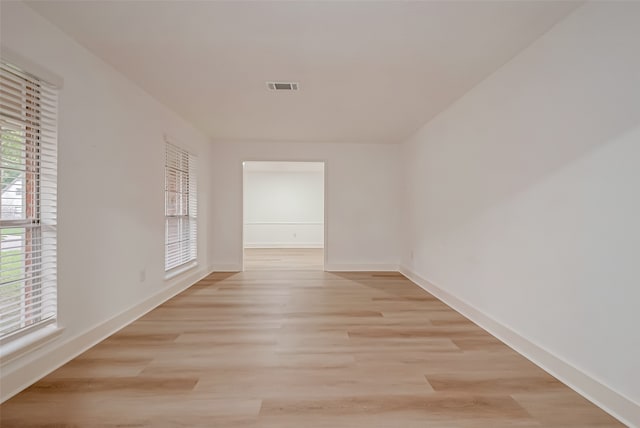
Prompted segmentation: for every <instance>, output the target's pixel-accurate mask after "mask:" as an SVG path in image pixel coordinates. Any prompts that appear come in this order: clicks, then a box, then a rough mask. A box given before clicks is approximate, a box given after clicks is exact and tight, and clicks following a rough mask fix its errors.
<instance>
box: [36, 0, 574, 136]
mask: <svg viewBox="0 0 640 428" xmlns="http://www.w3.org/2000/svg"><path fill="white" fill-rule="evenodd" d="M28 4H29V5H30V6H31V7H33V8H34V9H35V10H36V11H37V12H39V13H40V14H41V15H43V16H44V17H45V18H47V19H48V20H50V21H52V22H53V23H54V24H56V25H58V26H59V27H60V28H61V29H63V30H64V31H65V32H67V33H68V34H69V35H71V36H72V37H73V38H75V39H76V40H78V41H79V42H80V43H82V44H83V45H85V46H86V47H87V48H89V49H90V50H92V51H93V52H95V53H96V54H97V55H98V56H100V57H102V58H103V59H104V60H105V61H107V62H109V63H110V64H112V65H113V66H114V67H115V68H117V69H118V70H120V71H121V72H122V73H124V74H125V75H126V76H128V77H129V78H130V79H131V80H133V81H134V82H136V83H137V84H138V85H140V86H141V87H143V88H144V89H145V90H146V91H148V92H149V93H150V94H152V95H153V96H154V97H156V98H157V99H158V100H160V101H161V102H163V103H164V104H166V105H167V106H169V107H170V108H172V109H173V110H175V111H176V112H178V113H179V114H180V115H181V116H183V117H184V118H185V119H187V120H189V121H190V122H191V123H193V124H194V125H195V126H196V127H198V128H199V129H201V130H202V131H204V132H205V133H206V134H207V135H208V136H210V137H211V138H212V139H215V140H225V141H232V140H233V141H235V140H245V141H246V140H250V141H300V142H311V141H322V142H381V143H398V142H401V141H402V140H403V139H404V138H406V137H407V136H408V135H410V134H411V133H412V132H413V131H415V130H416V129H417V128H418V127H420V126H421V125H422V124H424V123H425V122H427V121H428V120H429V119H431V118H433V117H434V116H435V115H436V114H437V113H439V112H440V111H442V110H443V109H445V108H446V107H447V106H448V105H450V104H451V103H452V102H453V101H455V100H456V99H457V98H459V97H460V96H462V95H463V94H464V93H465V92H466V91H468V90H469V89H470V88H471V87H473V86H474V85H475V84H476V83H478V82H479V81H481V80H482V79H483V78H485V77H487V76H488V75H489V74H490V73H491V72H492V71H494V70H496V69H497V68H498V67H499V66H501V65H502V64H504V63H505V62H506V61H508V60H509V59H510V58H512V57H513V56H514V55H515V54H516V53H517V52H518V51H520V50H522V49H523V48H524V47H526V46H527V45H528V44H529V43H531V42H532V41H533V40H535V39H536V38H537V37H539V36H540V35H542V34H543V33H544V32H545V31H546V30H548V29H549V28H550V27H551V26H552V25H553V24H554V23H556V22H557V21H559V20H560V19H562V18H563V17H564V16H566V15H567V14H568V13H570V11H571V10H573V9H574V8H575V7H576V6H577V3H572V2H552V1H533V2H529V1H499V2H484V1H469V2H461V1H430V2H400V1H394V2H363V1H355V2H346V1H343V2H329V1H289V2H271V1H260V2H242V1H233V2H214V1H138V0H135V1H95V0H94V1H57V0H47V1H29V2H28ZM269 80H271V81H289V80H291V81H296V82H299V83H300V90H299V91H297V92H293V93H282V92H273V91H268V90H267V88H266V85H265V82H266V81H269Z"/></svg>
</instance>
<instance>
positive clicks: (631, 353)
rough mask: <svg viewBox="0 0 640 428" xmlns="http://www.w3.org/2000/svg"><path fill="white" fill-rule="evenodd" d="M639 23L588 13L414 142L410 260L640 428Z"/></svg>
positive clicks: (625, 7)
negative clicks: (593, 381)
mask: <svg viewBox="0 0 640 428" xmlns="http://www.w3.org/2000/svg"><path fill="white" fill-rule="evenodd" d="M639 22H640V4H639V3H611V2H606V3H605V2H602V3H588V4H586V5H584V6H582V7H580V8H579V9H577V10H576V12H574V13H573V14H572V15H570V16H569V17H568V18H567V19H566V20H565V21H563V22H561V23H560V24H558V25H557V26H556V27H554V28H553V29H552V30H551V31H549V32H548V33H547V34H546V35H544V36H543V37H542V38H541V39H539V40H538V41H536V42H535V43H533V44H532V45H531V46H530V47H529V48H527V49H526V50H524V51H523V52H522V53H520V54H519V55H518V56H517V57H515V58H514V59H513V60H512V61H510V62H509V63H507V64H506V65H505V66H503V67H502V68H500V69H499V70H498V71H497V72H495V73H494V74H493V75H492V76H491V77H489V78H488V79H486V80H485V81H484V82H482V83H481V84H479V85H478V86H477V87H475V88H474V89H473V90H472V91H470V92H469V93H467V94H466V95H465V96H464V97H463V98H462V99H460V100H459V101H458V102H456V103H455V104H454V105H452V106H451V107H450V108H449V109H448V110H446V111H445V112H443V113H441V114H440V115H439V116H438V117H437V118H436V119H434V120H433V121H431V122H429V123H428V124H427V125H426V126H424V127H423V128H422V129H420V130H419V131H418V132H417V133H416V134H415V135H414V136H413V137H412V138H410V140H409V141H408V142H406V144H404V148H403V149H404V165H406V177H405V195H404V205H403V206H404V209H403V210H404V212H405V213H406V217H405V218H404V222H403V224H405V225H406V227H405V228H404V234H403V235H404V242H403V249H404V254H403V256H402V263H403V265H404V269H405V271H406V272H407V273H409V274H410V275H412V276H414V277H415V278H417V279H418V280H419V281H422V283H423V285H425V286H426V287H432V288H433V289H434V290H436V291H438V290H440V291H442V292H443V294H442V295H443V296H449V297H450V298H451V300H452V301H454V302H457V304H458V306H459V307H460V308H461V309H463V311H467V312H469V313H474V312H475V311H477V312H475V313H476V315H477V317H478V319H480V320H484V321H485V322H486V323H488V324H490V321H491V320H493V321H496V322H497V324H498V325H500V326H502V327H504V329H503V332H507V330H508V331H510V332H511V333H509V334H512V338H514V340H516V341H517V340H518V339H517V338H521V339H522V338H524V339H525V340H524V341H523V342H522V343H525V342H528V343H530V344H531V345H533V347H532V348H531V349H533V351H532V353H531V354H530V356H531V357H532V358H534V360H537V361H538V362H542V363H543V365H545V364H546V363H545V362H544V360H545V358H547V357H549V355H551V356H553V357H557V359H555V360H554V359H553V358H550V359H549V360H548V362H549V363H548V364H546V365H547V366H548V367H551V368H552V370H553V365H554V364H556V365H557V367H560V366H561V365H562V364H561V362H566V363H568V364H569V365H570V366H572V367H573V368H575V369H577V371H575V372H572V371H571V369H570V368H569V369H568V370H567V371H565V372H563V370H564V369H558V370H556V371H559V373H557V374H558V375H560V376H561V377H562V378H563V379H565V380H568V381H569V382H570V383H572V384H573V385H574V386H575V387H577V388H578V389H581V390H582V391H583V392H584V393H586V395H588V396H591V398H593V399H595V400H596V401H599V402H600V404H602V405H604V406H605V407H606V408H608V409H609V410H611V411H613V412H614V413H616V414H618V415H619V416H621V417H623V418H626V420H627V422H629V423H631V422H635V423H638V424H640V412H639V411H638V409H640V407H638V403H640V364H639V363H638V362H639V361H640V334H639V333H638V331H639V330H638V328H639V326H640V311H639V310H638V302H640V274H639V271H638V262H639V261H640V226H639V223H638V222H639V219H640V55H639V53H640V25H638V23H639ZM420 277H421V278H422V279H420ZM425 280H428V281H430V282H431V283H432V284H434V285H435V287H434V286H433V285H429V284H428V283H427V282H426V281H425ZM502 327H501V328H502ZM509 334H507V336H508V335H509ZM523 346H524V345H523ZM545 352H548V354H545ZM545 355H546V356H545ZM566 368H567V367H565V369H566ZM580 372H581V373H582V374H586V375H587V376H586V377H581V375H580V374H579V373H580ZM572 377H573V378H572ZM589 378H590V379H591V380H595V381H596V382H595V383H589V382H590V381H589ZM580 382H584V383H583V384H582V385H579V383H580ZM598 382H599V383H600V384H599V383H598ZM618 394H619V395H618Z"/></svg>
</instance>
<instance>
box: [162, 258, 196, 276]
mask: <svg viewBox="0 0 640 428" xmlns="http://www.w3.org/2000/svg"><path fill="white" fill-rule="evenodd" d="M196 266H198V262H197V261H195V260H194V261H192V262H188V263H186V264H183V265H180V266H178V267H175V268H173V269H171V270H170V271H168V272H165V274H164V279H165V281H166V280H169V279H171V278H174V277H176V276H178V275H181V274H183V273H185V272H186V271H188V270H191V269H193V268H195V267H196Z"/></svg>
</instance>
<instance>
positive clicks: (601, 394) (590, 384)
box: [399, 266, 640, 427]
mask: <svg viewBox="0 0 640 428" xmlns="http://www.w3.org/2000/svg"><path fill="white" fill-rule="evenodd" d="M399 270H400V273H402V274H403V275H404V276H406V277H407V278H409V279H410V280H411V281H413V282H414V283H415V284H417V285H418V286H419V287H421V288H423V289H424V290H426V291H427V292H429V293H431V294H433V295H434V296H435V297H437V298H438V299H440V300H442V301H443V302H444V303H446V304H447V305H449V306H451V307H452V308H453V309H455V310H456V311H458V312H460V313H461V314H462V315H464V316H466V317H467V318H469V319H470V320H471V321H473V322H474V323H476V324H478V325H479V326H480V327H482V328H483V329H485V330H486V331H488V332H489V333H491V334H492V335H493V336H495V337H496V338H498V339H500V340H501V341H502V342H504V343H505V344H506V345H508V346H509V347H511V348H513V349H514V350H515V351H516V352H518V353H519V354H521V355H522V356H524V357H525V358H527V359H529V360H530V361H531V362H533V363H534V364H536V365H537V366H539V367H540V368H542V369H543V370H545V371H546V372H548V373H549V374H551V375H552V376H554V377H556V378H558V379H559V380H560V381H561V382H562V383H564V384H566V385H567V386H569V387H570V388H571V389H573V390H574V391H576V392H577V393H578V394H580V395H582V396H583V397H585V398H586V399H587V400H589V401H591V402H592V403H594V404H595V405H597V406H598V407H600V408H602V409H603V410H604V411H606V412H607V413H609V414H610V415H612V416H613V417H615V418H617V419H618V420H620V421H621V422H622V423H624V424H626V425H628V426H630V427H639V426H640V425H639V424H640V405H639V404H637V403H634V402H633V401H632V400H630V399H628V398H627V397H625V396H623V395H621V394H620V393H618V392H616V391H614V390H613V389H611V388H609V387H608V386H606V385H604V384H603V383H601V382H599V381H597V380H596V379H594V378H593V377H591V376H589V375H588V374H586V373H584V372H582V371H581V370H579V369H577V368H576V367H574V366H572V365H571V364H570V363H568V362H566V361H564V360H563V359H561V358H559V357H558V356H556V355H555V354H553V353H552V352H550V351H548V350H547V349H544V348H543V347H541V346H539V345H537V344H535V343H533V342H531V341H529V340H528V339H526V338H525V337H523V336H521V335H520V334H518V333H517V332H515V331H513V330H512V329H510V328H509V327H507V326H505V325H504V324H501V323H499V322H498V321H496V320H494V319H493V318H491V317H490V316H488V315H487V314H485V313H484V312H482V311H480V310H478V309H476V308H475V307H474V306H473V305H471V304H469V303H467V302H465V301H464V300H462V299H460V298H458V297H456V296H454V295H453V294H451V293H449V292H447V291H445V290H443V289H442V288H441V287H438V286H437V285H434V284H433V283H432V282H431V281H429V280H427V279H424V278H422V277H421V276H420V275H418V274H416V273H415V272H413V271H412V270H411V269H409V268H407V267H405V266H400V269H399Z"/></svg>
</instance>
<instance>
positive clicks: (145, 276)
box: [139, 269, 147, 282]
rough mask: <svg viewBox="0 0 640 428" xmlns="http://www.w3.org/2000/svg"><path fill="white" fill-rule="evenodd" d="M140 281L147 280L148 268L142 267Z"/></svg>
mask: <svg viewBox="0 0 640 428" xmlns="http://www.w3.org/2000/svg"><path fill="white" fill-rule="evenodd" d="M139 278H140V282H145V281H146V280H147V270H146V269H142V270H141V271H140V273H139Z"/></svg>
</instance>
